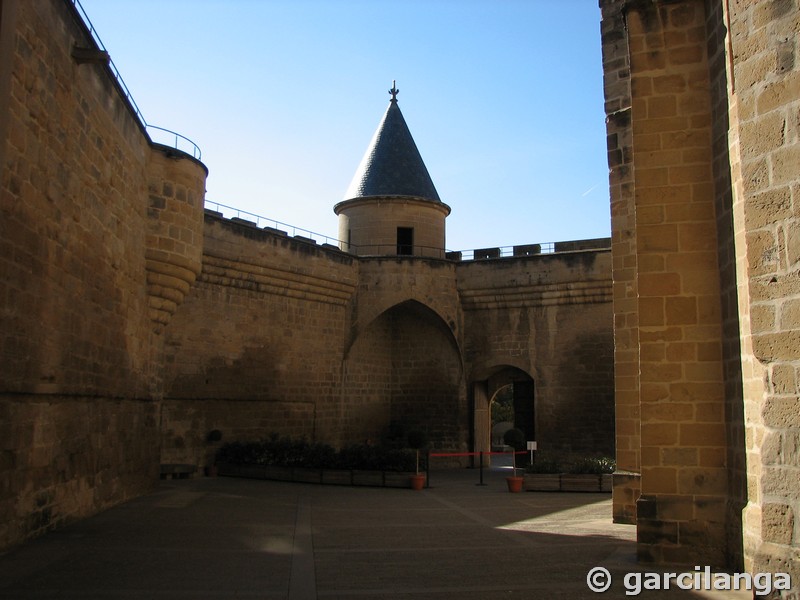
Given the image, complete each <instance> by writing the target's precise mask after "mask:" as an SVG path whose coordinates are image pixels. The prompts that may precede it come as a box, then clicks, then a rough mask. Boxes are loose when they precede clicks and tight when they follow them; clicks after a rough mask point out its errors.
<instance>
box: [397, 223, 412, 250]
mask: <svg viewBox="0 0 800 600" xmlns="http://www.w3.org/2000/svg"><path fill="white" fill-rule="evenodd" d="M412 254H414V228H413V227H398V228H397V255H398V256H411V255H412Z"/></svg>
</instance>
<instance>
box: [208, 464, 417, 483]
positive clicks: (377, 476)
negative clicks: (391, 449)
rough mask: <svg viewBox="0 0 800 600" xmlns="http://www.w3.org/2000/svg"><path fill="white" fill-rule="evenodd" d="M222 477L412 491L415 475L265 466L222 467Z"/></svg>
mask: <svg viewBox="0 0 800 600" xmlns="http://www.w3.org/2000/svg"><path fill="white" fill-rule="evenodd" d="M217 468H218V473H219V475H220V476H222V477H245V478H249V479H267V480H271V481H291V482H295V483H317V484H322V485H357V486H368V487H390V488H410V487H411V476H412V475H413V473H400V472H397V471H357V470H353V471H349V470H342V469H304V468H300V467H274V466H262V465H232V464H227V463H219V464H218V465H217Z"/></svg>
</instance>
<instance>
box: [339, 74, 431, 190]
mask: <svg viewBox="0 0 800 600" xmlns="http://www.w3.org/2000/svg"><path fill="white" fill-rule="evenodd" d="M397 92H398V90H397V89H396V88H395V86H392V89H391V90H389V93H390V94H391V95H392V100H391V102H389V108H387V109H386V113H385V114H384V115H383V119H381V122H380V125H378V129H377V131H375V135H373V136H372V141H371V142H370V144H369V147H368V148H367V152H366V153H365V154H364V158H362V159H361V164H360V165H359V166H358V169H357V170H356V174H355V176H354V177H353V180H352V181H351V182H350V187H349V188H347V192H346V193H345V195H344V200H352V199H354V198H363V197H369V196H414V197H416V198H422V199H424V200H430V201H432V202H441V200H440V199H439V194H438V193H437V192H436V188H435V187H434V185H433V181H432V180H431V176H430V175H429V174H428V169H427V168H426V167H425V163H424V162H422V156H420V153H419V150H417V145H416V144H415V143H414V138H412V137H411V132H410V131H409V130H408V125H406V120H405V119H404V118H403V113H401V112H400V107H399V106H398V105H397Z"/></svg>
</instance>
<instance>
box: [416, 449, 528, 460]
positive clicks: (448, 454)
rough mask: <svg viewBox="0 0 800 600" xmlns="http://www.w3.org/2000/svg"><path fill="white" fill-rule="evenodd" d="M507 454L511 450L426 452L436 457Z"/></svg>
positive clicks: (521, 451) (518, 451) (519, 452)
mask: <svg viewBox="0 0 800 600" xmlns="http://www.w3.org/2000/svg"><path fill="white" fill-rule="evenodd" d="M528 452H530V450H517V451H516V452H514V454H528ZM481 454H483V456H495V455H498V456H508V455H509V454H511V452H431V453H430V454H428V456H430V457H431V458H438V457H441V456H480V455H481Z"/></svg>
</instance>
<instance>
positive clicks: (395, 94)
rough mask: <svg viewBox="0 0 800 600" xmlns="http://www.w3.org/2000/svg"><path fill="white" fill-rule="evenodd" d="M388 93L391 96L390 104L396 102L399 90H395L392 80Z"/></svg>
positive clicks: (394, 82)
mask: <svg viewBox="0 0 800 600" xmlns="http://www.w3.org/2000/svg"><path fill="white" fill-rule="evenodd" d="M389 93H390V94H391V95H392V102H397V94H399V93H400V90H398V89H397V82H396V81H395V80H394V79H392V89H390V90H389Z"/></svg>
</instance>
